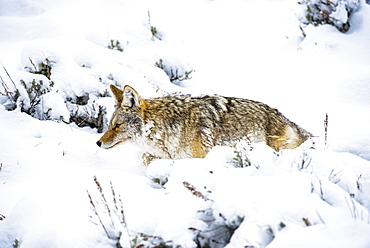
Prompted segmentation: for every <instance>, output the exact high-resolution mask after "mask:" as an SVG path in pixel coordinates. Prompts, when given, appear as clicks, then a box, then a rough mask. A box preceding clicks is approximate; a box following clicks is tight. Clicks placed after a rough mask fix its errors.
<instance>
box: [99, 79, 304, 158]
mask: <svg viewBox="0 0 370 248" xmlns="http://www.w3.org/2000/svg"><path fill="white" fill-rule="evenodd" d="M110 88H111V90H112V92H113V95H114V97H115V99H116V109H115V112H114V113H113V116H112V118H111V120H110V124H109V128H108V130H107V131H106V132H105V133H104V135H103V136H102V137H101V138H100V140H99V141H98V142H97V145H98V146H100V147H102V148H111V147H114V146H115V145H117V144H119V143H122V142H132V143H135V144H137V145H138V146H140V147H141V148H142V150H143V151H145V152H146V153H148V154H150V155H151V156H153V157H157V158H167V159H182V158H204V157H205V156H206V154H207V153H208V152H209V151H210V150H211V148H212V147H214V146H216V145H229V146H230V145H233V144H235V143H236V142H238V141H240V140H241V139H248V140H250V141H251V142H261V141H264V142H265V143H266V144H267V145H268V146H270V147H271V148H273V149H274V150H275V151H279V150H281V149H293V148H296V147H298V146H300V145H301V144H302V143H303V142H305V141H306V140H307V139H308V138H309V137H310V133H309V132H307V131H306V130H304V129H302V128H301V127H299V126H298V125H296V124H295V123H293V122H291V121H290V120H288V119H287V118H286V117H285V116H284V115H283V114H281V113H280V112H279V111H278V110H277V109H274V108H271V107H269V106H268V105H266V104H263V103H260V102H257V101H252V100H247V99H242V98H233V97H222V96H217V95H216V96H201V97H191V96H189V95H169V96H164V97H158V98H150V99H143V98H141V97H140V96H139V94H138V93H137V92H136V91H135V90H134V89H133V88H132V87H130V86H128V85H126V86H125V87H124V89H123V90H121V89H119V88H117V87H116V86H114V85H111V86H110Z"/></svg>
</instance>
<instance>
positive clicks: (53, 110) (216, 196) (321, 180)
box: [0, 0, 370, 248]
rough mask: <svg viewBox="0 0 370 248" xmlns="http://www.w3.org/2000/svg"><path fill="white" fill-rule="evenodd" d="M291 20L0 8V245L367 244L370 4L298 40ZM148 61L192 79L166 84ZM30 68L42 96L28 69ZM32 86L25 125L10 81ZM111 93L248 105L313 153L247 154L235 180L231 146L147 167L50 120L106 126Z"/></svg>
mask: <svg viewBox="0 0 370 248" xmlns="http://www.w3.org/2000/svg"><path fill="white" fill-rule="evenodd" d="M300 8H301V6H300V5H299V4H297V2H296V1H295V0H281V1H275V0H258V1H255V0H214V1H210V0H186V1H185V0H155V1H153V0H140V1H126V0H110V1H107V0H60V1H57V2H55V1H52V0H37V1H32V0H13V1H8V0H0V62H1V63H2V67H1V68H0V76H1V78H0V79H1V83H2V85H0V92H1V93H2V94H6V92H7V91H8V92H14V91H15V88H17V89H18V90H19V92H20V97H19V98H18V108H17V109H15V110H13V111H8V110H7V109H9V108H10V107H11V106H12V104H13V103H12V102H11V100H9V97H7V96H5V95H0V103H1V104H0V130H1V131H0V142H1V143H0V247H13V245H14V246H15V247H25V248H29V247H37V248H40V247H115V246H116V243H117V240H115V238H117V237H119V236H121V240H120V244H121V246H122V247H129V246H134V247H137V246H139V245H144V246H141V247H165V246H164V244H162V246H159V245H158V243H160V242H167V243H166V245H168V246H169V247H177V246H180V247H197V245H198V247H201V246H202V245H204V244H205V243H207V242H208V243H211V247H224V246H227V247H229V248H230V247H236V248H238V247H268V248H278V247H279V248H288V247H294V248H296V247H310V248H313V247H315V248H317V247H323V248H328V247H333V248H338V247H343V248H344V247H346V248H347V247H356V248H367V247H370V235H369V234H370V215H369V211H370V84H369V80H370V47H369V44H370V32H369V30H370V5H366V4H365V2H364V1H361V4H360V8H359V9H358V11H357V12H356V13H354V15H353V17H352V19H351V21H350V23H351V28H350V30H349V32H347V33H345V34H344V33H341V32H339V31H338V30H337V29H336V28H334V27H332V26H328V25H324V26H319V27H307V28H305V33H306V35H307V36H306V37H305V38H303V36H302V32H301V30H300V28H299V21H298V18H297V15H299V13H300V12H301V9H300ZM154 28H155V29H154ZM111 40H112V43H111ZM117 41H119V45H117V44H118V43H117ZM110 44H111V45H112V44H113V45H116V48H117V47H118V48H122V49H123V52H121V51H117V50H115V49H108V46H109V45H110ZM160 61H162V62H163V65H164V67H165V68H164V69H167V71H169V70H170V68H172V69H173V71H176V69H177V70H178V72H179V73H180V74H184V73H185V72H189V71H191V70H193V72H192V73H191V76H192V79H190V80H185V81H181V82H177V83H171V82H170V80H169V77H168V76H167V75H166V73H165V72H164V70H162V69H161V68H158V65H160ZM41 62H43V63H44V64H49V65H50V66H51V68H52V69H51V75H50V80H51V81H52V82H53V85H48V86H46V85H45V84H48V82H49V80H48V79H47V78H46V77H45V76H44V75H41V74H35V73H31V72H30V71H37V67H38V65H39V63H41ZM156 63H157V66H156ZM33 79H35V80H36V81H35V82H39V81H40V80H42V81H43V82H44V83H45V84H44V85H43V86H42V87H44V88H43V89H45V92H44V93H45V94H43V95H42V96H40V99H41V100H40V104H39V105H38V107H37V109H36V114H34V116H36V117H39V118H40V119H49V120H38V119H36V118H33V117H31V116H30V115H27V114H26V113H24V112H21V104H20V103H21V102H22V101H23V103H24V104H25V107H27V106H29V104H30V102H29V99H28V98H27V97H28V96H27V92H26V89H25V88H24V87H23V85H22V83H21V80H23V82H25V83H26V84H27V83H29V82H32V80H33ZM112 83H113V84H117V85H119V86H124V85H125V84H129V85H131V86H133V87H134V88H135V89H136V90H137V91H138V92H139V93H140V94H141V95H142V96H143V97H154V96H160V95H162V94H165V93H172V92H182V93H186V94H193V95H200V94H220V95H225V96H237V97H243V98H248V99H253V100H258V101H261V102H264V103H267V104H269V105H270V106H273V107H275V108H278V109H279V110H280V111H281V112H282V113H284V115H286V116H287V117H288V118H289V119H291V120H292V121H294V122H296V123H298V124H299V125H300V126H302V127H303V128H305V129H307V130H308V131H310V132H311V133H313V134H314V135H316V136H317V137H315V139H314V142H315V145H314V148H315V149H311V146H312V142H311V141H308V142H307V143H306V144H304V145H302V147H299V148H297V149H295V150H284V151H282V152H280V153H279V154H275V153H274V152H273V151H272V150H271V149H270V148H269V147H267V146H266V145H264V144H253V145H252V146H253V147H252V149H251V151H250V150H247V153H248V156H249V159H250V161H251V163H252V165H251V166H249V167H245V168H237V167H236V166H235V159H234V158H235V156H236V155H237V153H236V151H235V149H234V148H229V147H215V148H214V149H213V150H212V151H211V152H210V153H209V154H208V155H207V157H206V158H205V159H188V160H176V161H171V160H156V161H153V162H152V163H151V164H150V165H149V166H148V167H146V166H144V165H142V164H141V160H140V150H139V149H138V148H137V147H134V146H132V145H130V144H123V145H121V146H118V147H116V148H114V149H110V150H104V149H101V148H99V147H98V146H96V144H95V142H96V141H97V140H98V139H99V137H100V136H101V134H100V133H97V129H91V128H89V127H79V126H78V125H77V124H78V123H77V124H76V123H71V124H67V123H65V122H63V121H62V119H63V120H64V121H68V120H69V118H70V115H71V112H70V111H71V110H81V109H82V110H84V111H86V112H89V111H90V112H89V114H90V115H92V116H93V117H96V116H95V115H97V109H93V108H95V107H97V106H103V107H105V108H106V111H107V118H109V117H110V114H111V113H112V111H113V105H114V100H113V99H112V98H111V97H109V96H110V93H107V89H108V88H109V85H110V84H112ZM81 102H84V104H85V106H81V105H79V104H81ZM27 104H28V105H27ZM37 114H38V116H37ZM72 114H73V112H72ZM326 114H327V115H328V125H327V132H325V128H324V120H325V116H326ZM82 121H83V120H82ZM105 121H106V120H105ZM325 134H326V135H327V142H326V143H327V144H325ZM240 152H241V151H239V154H240ZM95 177H96V180H95V181H94V178H95ZM162 184H163V185H162ZM98 185H100V186H98ZM99 190H101V192H100V191H99ZM103 195H104V197H105V200H104V199H103V198H102V197H103ZM89 196H90V197H91V199H92V201H91V202H92V203H93V204H94V205H95V208H94V207H93V206H92V204H91V202H90V199H89ZM108 208H109V210H108ZM121 208H122V210H123V212H124V214H122V213H121ZM94 209H95V210H94ZM94 211H96V212H97V213H98V215H96V214H95V212H94ZM123 215H124V217H125V220H123ZM99 218H100V219H99ZM103 226H104V227H105V230H104V228H103ZM120 232H121V234H120ZM109 237H110V238H109ZM156 242H157V243H156ZM155 245H158V246H155Z"/></svg>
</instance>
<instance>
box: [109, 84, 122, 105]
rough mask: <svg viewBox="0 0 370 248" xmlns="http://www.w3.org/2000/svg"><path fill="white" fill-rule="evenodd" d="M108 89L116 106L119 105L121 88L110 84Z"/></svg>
mask: <svg viewBox="0 0 370 248" xmlns="http://www.w3.org/2000/svg"><path fill="white" fill-rule="evenodd" d="M110 90H111V91H112V93H113V96H114V98H115V99H116V104H117V106H119V105H121V103H122V101H123V90H121V89H119V88H117V87H116V86H114V85H113V84H111V85H110Z"/></svg>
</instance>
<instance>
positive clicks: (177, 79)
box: [155, 59, 193, 84]
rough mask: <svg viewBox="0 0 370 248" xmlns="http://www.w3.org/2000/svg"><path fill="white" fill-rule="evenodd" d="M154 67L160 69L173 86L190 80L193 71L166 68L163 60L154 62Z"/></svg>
mask: <svg viewBox="0 0 370 248" xmlns="http://www.w3.org/2000/svg"><path fill="white" fill-rule="evenodd" d="M155 66H156V67H158V68H160V69H162V70H163V71H164V72H165V73H166V74H167V76H168V77H169V79H170V81H171V82H172V83H174V84H180V83H181V82H182V81H186V80H190V79H191V78H192V76H191V74H192V73H193V70H186V68H182V67H177V66H168V65H167V63H166V62H164V61H163V59H160V60H159V61H157V62H155Z"/></svg>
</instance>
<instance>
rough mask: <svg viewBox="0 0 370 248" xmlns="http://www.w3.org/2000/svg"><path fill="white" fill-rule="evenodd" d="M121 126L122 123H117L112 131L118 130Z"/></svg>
mask: <svg viewBox="0 0 370 248" xmlns="http://www.w3.org/2000/svg"><path fill="white" fill-rule="evenodd" d="M121 125H122V123H117V124H116V125H114V127H113V130H114V129H117V128H119V127H120V126H121Z"/></svg>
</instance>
